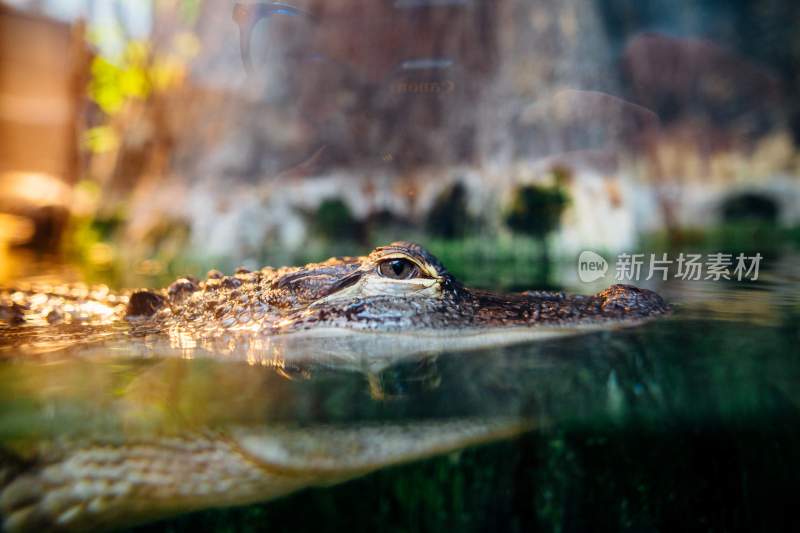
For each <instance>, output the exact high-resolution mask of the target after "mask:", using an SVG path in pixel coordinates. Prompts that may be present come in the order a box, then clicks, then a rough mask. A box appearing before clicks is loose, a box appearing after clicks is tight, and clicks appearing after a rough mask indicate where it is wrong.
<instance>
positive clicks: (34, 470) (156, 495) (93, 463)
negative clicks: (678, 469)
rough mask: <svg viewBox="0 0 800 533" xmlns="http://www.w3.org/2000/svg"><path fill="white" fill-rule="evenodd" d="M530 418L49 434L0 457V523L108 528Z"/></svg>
mask: <svg viewBox="0 0 800 533" xmlns="http://www.w3.org/2000/svg"><path fill="white" fill-rule="evenodd" d="M530 427H531V423H530V422H528V421H525V420H523V419H516V418H512V419H493V420H485V419H457V420H431V421H422V422H407V423H403V424H384V425H366V426H350V427H348V426H317V427H314V428H282V427H272V428H260V429H259V428H247V427H242V428H232V429H229V430H226V431H224V432H222V431H213V432H212V431H207V432H198V433H186V434H181V435H176V436H167V437H150V438H147V437H143V438H128V439H125V440H123V439H116V440H115V439H109V438H104V439H100V438H98V439H86V440H84V441H81V442H74V441H70V442H59V443H51V444H49V445H48V446H45V447H44V449H42V450H40V451H39V454H38V456H37V459H36V461H35V462H33V463H31V464H19V465H16V466H15V465H14V464H13V463H10V462H8V461H5V464H4V462H3V461H0V483H2V485H3V486H2V488H1V489H0V512H1V513H2V518H3V529H4V530H6V531H13V532H16V531H34V530H36V531H42V530H45V531H52V530H64V531H86V530H97V529H109V528H116V527H121V526H127V525H133V524H136V523H142V522H147V521H150V520H154V519H158V518H162V517H165V516H170V515H174V514H179V513H185V512H188V511H192V510H197V509H204V508H210V507H223V506H231V505H243V504H248V503H254V502H258V501H265V500H269V499H273V498H277V497H279V496H283V495H285V494H289V493H291V492H294V491H296V490H299V489H301V488H304V487H309V486H314V485H330V484H333V483H339V482H342V481H345V480H348V479H351V478H354V477H357V476H361V475H364V474H367V473H369V472H372V471H374V470H377V469H379V468H381V467H384V466H388V465H392V464H399V463H403V462H408V461H413V460H417V459H422V458H425V457H430V456H433V455H437V454H442V453H447V452H449V451H453V450H457V449H460V448H463V447H466V446H470V445H475V444H479V443H483V442H490V441H493V440H497V439H502V438H507V437H511V436H513V435H516V434H518V433H520V432H522V431H524V430H526V429H528V428H530Z"/></svg>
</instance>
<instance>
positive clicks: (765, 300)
mask: <svg viewBox="0 0 800 533" xmlns="http://www.w3.org/2000/svg"><path fill="white" fill-rule="evenodd" d="M768 259H769V260H768V261H765V263H764V266H763V271H762V274H761V278H760V280H759V281H757V282H724V281H723V282H701V281H697V282H689V281H687V282H680V283H679V282H674V281H670V282H666V283H663V284H661V285H660V286H656V287H654V288H656V289H657V290H658V291H659V292H661V293H662V294H663V295H664V296H665V298H666V299H667V300H668V301H670V303H672V304H673V305H674V307H675V313H674V315H673V316H671V317H669V318H667V319H663V320H659V321H656V322H652V323H649V324H646V325H644V326H641V327H637V328H633V329H627V330H622V331H614V332H604V333H593V334H588V335H584V336H579V337H572V338H565V339H560V340H552V341H546V342H539V343H534V344H528V345H519V346H515V347H510V348H504V349H496V350H486V351H479V352H467V353H443V354H439V355H437V356H436V357H429V358H424V359H415V360H403V361H399V362H396V363H394V364H391V365H389V366H387V367H378V368H375V369H372V371H359V370H356V369H353V368H338V367H337V366H336V365H331V364H316V363H315V362H314V361H313V360H311V361H309V360H297V361H294V362H291V361H287V362H286V364H284V365H282V366H281V367H280V368H276V367H270V366H258V365H256V366H253V365H248V364H247V363H246V362H242V361H238V362H237V361H231V360H226V359H225V358H194V359H181V358H174V357H173V358H159V357H154V356H152V354H150V355H148V356H147V357H142V356H141V355H139V354H137V353H134V350H130V351H129V352H126V351H125V350H124V349H123V350H119V348H115V349H114V351H113V352H109V353H104V352H103V351H102V350H100V351H98V350H95V351H93V352H92V353H91V355H87V353H84V352H82V351H81V350H80V349H76V348H75V346H72V347H71V348H64V347H63V346H55V347H54V349H53V350H52V351H47V352H40V353H37V354H36V355H35V356H33V355H26V354H24V353H22V352H23V350H22V349H20V353H19V354H16V355H19V357H13V356H9V357H7V360H6V361H5V362H3V363H2V364H0V438H2V439H3V442H4V443H5V444H6V445H7V446H10V447H12V448H13V449H14V450H16V451H20V450H25V449H27V448H29V447H32V446H33V444H34V443H35V442H37V441H38V440H41V439H45V438H52V437H54V436H60V435H72V436H74V435H78V436H80V435H81V434H84V433H87V434H88V433H97V432H105V433H108V434H118V435H125V434H128V433H130V432H137V431H145V432H146V431H151V430H152V431H163V430H170V431H183V430H190V429H191V430H194V429H197V428H216V427H225V426H226V425H230V424H251V425H252V424H265V425H270V424H287V423H291V424H296V425H300V426H302V427H315V426H320V425H323V424H349V425H358V424H362V423H364V424H368V423H382V422H393V423H410V424H413V423H415V422H418V421H425V420H450V419H458V418H464V417H471V418H481V419H499V418H503V417H520V418H525V419H528V420H532V421H533V429H532V430H530V431H528V432H526V433H524V434H522V435H518V436H516V437H513V438H507V439H498V440H495V442H492V443H489V444H484V445H481V446H477V447H469V448H466V449H464V450H460V449H454V450H450V451H449V453H446V454H444V455H439V456H437V457H433V458H430V459H426V460H423V461H416V462H411V463H407V464H402V465H399V466H392V467H389V468H386V469H382V470H379V471H377V472H374V473H372V474H369V475H367V476H365V477H361V478H359V479H356V480H353V481H349V482H346V483H344V484H341V485H337V486H333V487H325V488H311V489H306V490H303V491H300V492H297V493H295V494H293V495H290V496H287V497H283V498H280V499H277V500H274V501H270V502H266V503H263V504H257V505H252V506H249V507H239V508H230V509H223V510H218V509H215V510H206V511H199V512H195V513H192V514H188V515H184V516H180V517H177V518H173V519H170V520H167V521H162V522H158V523H154V524H149V525H144V526H140V528H139V530H149V529H159V530H162V529H166V530H170V531H195V530H198V529H207V530H216V531H242V530H245V531H247V530H252V531H256V530H266V529H268V530H270V531H314V532H319V531H338V530H342V529H346V530H349V531H376V530H381V531H453V530H455V531H484V530H500V531H532V530H541V531H598V530H628V531H675V530H709V531H733V530H747V531H788V530H793V529H796V528H797V526H798V525H800V524H798V523H797V522H798V521H800V520H799V519H798V518H797V513H794V512H792V511H791V509H793V507H794V504H795V501H796V486H797V479H798V471H800V388H798V384H800V352H799V351H798V349H797V346H798V342H799V341H800V283H798V282H799V281H800V278H798V274H797V269H796V264H797V259H798V258H797V256H793V255H791V254H783V255H776V256H772V257H770V258H768ZM465 281H466V282H467V283H469V282H470V281H471V280H470V279H469V278H468V279H466V280H465ZM568 288H569V287H568ZM572 288H573V289H578V290H584V291H585V290H586V288H585V287H572ZM592 290H593V289H592ZM64 333H65V334H66V333H67V332H64ZM76 344H77V345H78V346H79V345H80V343H76ZM6 355H7V356H8V353H7V354H6ZM12 355H14V354H12Z"/></svg>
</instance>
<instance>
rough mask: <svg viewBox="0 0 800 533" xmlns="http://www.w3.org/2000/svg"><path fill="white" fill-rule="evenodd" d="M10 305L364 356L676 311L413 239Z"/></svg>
mask: <svg viewBox="0 0 800 533" xmlns="http://www.w3.org/2000/svg"><path fill="white" fill-rule="evenodd" d="M0 304H2V302H0ZM2 305H4V307H3V308H2V309H3V310H2V313H0V319H2V317H3V316H5V321H6V322H16V323H18V324H24V323H34V324H40V325H46V324H52V323H58V322H63V321H76V320H77V321H83V322H86V323H90V324H98V323H99V324H102V323H108V322H113V321H120V320H121V319H122V318H125V319H126V320H127V321H128V323H129V324H130V328H131V332H132V333H133V334H134V336H136V335H152V334H168V335H169V336H170V337H172V338H173V339H176V340H177V341H178V342H182V343H184V344H185V343H186V342H187V341H189V342H190V343H197V342H201V343H203V342H206V344H208V341H209V340H214V339H217V340H218V341H219V342H216V343H213V342H212V345H211V346H210V349H211V350H212V351H219V350H220V349H221V347H222V346H230V345H231V344H236V345H241V344H246V343H250V344H252V343H253V340H254V339H257V338H262V339H263V338H270V339H281V340H279V341H276V342H277V343H279V344H280V343H283V344H284V345H286V344H287V343H289V342H293V343H297V342H300V341H299V340H298V339H303V342H306V341H307V340H308V339H312V338H313V339H320V338H322V339H326V342H327V343H328V344H329V346H328V349H330V350H331V351H339V352H349V353H354V352H359V351H363V355H367V354H373V355H374V354H375V353H376V352H380V351H381V350H382V349H383V348H387V349H391V351H392V352H394V353H397V352H398V351H399V352H409V353H419V352H424V351H426V350H430V351H435V350H436V349H442V348H446V349H473V348H482V347H487V346H498V345H504V344H510V343H515V342H523V341H528V340H532V339H537V338H543V337H550V336H556V335H566V334H574V333H578V332H585V331H591V330H595V329H603V328H610V327H615V326H626V325H633V324H638V323H640V322H642V321H643V320H647V319H650V318H653V317H657V316H660V315H663V314H665V313H667V312H668V311H669V308H668V306H667V305H666V304H665V303H664V301H663V300H662V299H661V297H659V296H658V295H657V294H656V293H654V292H652V291H648V290H644V289H639V288H636V287H632V286H627V285H613V286H611V287H609V288H607V289H605V290H603V291H602V292H600V293H598V294H595V295H592V296H582V295H567V294H564V293H561V292H543V291H528V292H524V293H516V294H501V293H494V292H488V291H482V290H474V289H469V288H467V287H465V286H463V285H462V284H461V283H460V282H459V281H458V280H456V279H455V278H454V277H453V276H452V275H451V274H450V273H449V272H448V271H447V270H446V269H445V268H444V266H443V265H442V264H441V263H440V262H439V261H438V260H437V259H436V258H435V257H434V256H433V255H431V254H430V253H429V252H428V251H427V250H425V249H424V248H422V247H421V246H419V245H416V244H412V243H406V242H396V243H392V244H390V245H388V246H383V247H379V248H376V249H375V250H373V251H372V253H370V254H369V255H367V256H363V257H344V258H332V259H329V260H327V261H324V262H321V263H312V264H308V265H305V266H303V267H284V268H280V269H273V268H269V267H267V268H264V269H262V270H259V271H254V272H251V271H247V270H244V269H239V270H237V272H236V273H235V274H234V275H232V276H224V275H222V274H221V273H219V272H217V271H212V272H209V275H208V277H207V279H205V280H202V281H199V280H196V279H193V278H181V279H178V280H177V281H175V282H174V283H172V284H171V285H170V286H169V287H167V288H166V289H162V290H142V291H136V292H132V293H129V294H128V295H124V294H123V295H114V294H109V293H106V292H102V293H99V294H98V293H95V294H92V293H89V292H87V291H85V290H84V291H83V292H79V293H78V294H77V296H75V295H74V294H72V293H69V292H67V293H64V291H62V293H60V294H55V295H53V294H46V293H43V292H38V293H37V292H36V291H34V292H28V293H23V292H20V293H17V297H16V299H14V298H13V295H11V296H9V295H8V294H6V295H5V304H2ZM357 334H371V335H366V336H365V335H357ZM376 334H377V335H376ZM220 339H221V341H220ZM288 339H292V340H291V341H289V340H288Z"/></svg>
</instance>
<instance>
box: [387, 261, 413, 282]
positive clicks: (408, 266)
mask: <svg viewBox="0 0 800 533" xmlns="http://www.w3.org/2000/svg"><path fill="white" fill-rule="evenodd" d="M378 272H380V274H381V276H383V277H385V278H391V279H411V278H413V277H416V276H418V275H419V269H418V268H417V265H415V264H414V263H412V262H411V261H409V260H408V259H389V260H388V261H384V262H383V263H381V264H380V265H378Z"/></svg>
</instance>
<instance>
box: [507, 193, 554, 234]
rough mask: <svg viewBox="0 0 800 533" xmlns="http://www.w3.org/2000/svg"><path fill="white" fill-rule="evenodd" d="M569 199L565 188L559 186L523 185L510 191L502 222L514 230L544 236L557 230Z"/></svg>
mask: <svg viewBox="0 0 800 533" xmlns="http://www.w3.org/2000/svg"><path fill="white" fill-rule="evenodd" d="M568 202H569V197H568V196H567V193H566V191H565V190H564V189H563V188H562V187H560V186H558V185H553V186H544V185H523V186H521V187H518V188H517V189H516V190H515V191H514V192H513V196H512V198H511V202H510V203H509V206H508V208H507V211H506V215H505V221H506V224H508V227H510V228H511V229H512V230H514V231H516V232H519V233H523V234H526V235H530V236H532V237H536V238H539V239H543V238H544V237H545V236H546V235H547V234H548V233H550V232H553V231H555V230H556V229H558V225H559V223H560V221H561V214H562V213H563V212H564V209H565V208H566V207H567V204H568Z"/></svg>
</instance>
